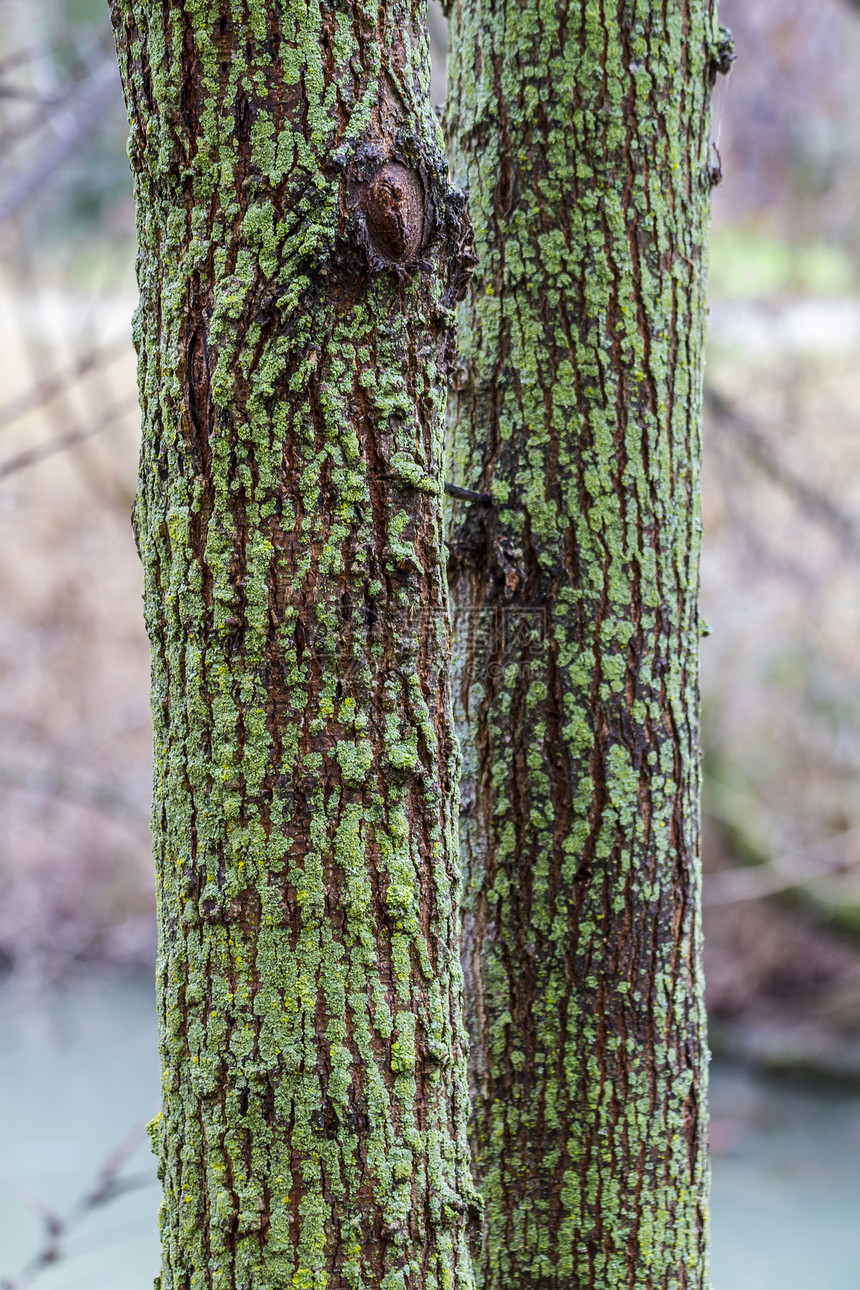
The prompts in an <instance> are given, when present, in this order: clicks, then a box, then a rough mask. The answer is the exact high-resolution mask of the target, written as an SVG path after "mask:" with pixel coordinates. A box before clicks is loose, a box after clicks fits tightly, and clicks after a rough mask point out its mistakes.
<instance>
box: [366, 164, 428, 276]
mask: <svg viewBox="0 0 860 1290" xmlns="http://www.w3.org/2000/svg"><path fill="white" fill-rule="evenodd" d="M364 216H365V219H366V220H367V232H368V236H369V238H370V244H371V246H372V247H373V249H374V251H376V253H377V255H379V256H381V257H382V258H383V259H385V260H394V261H397V262H399V263H401V264H402V263H404V262H406V261H409V260H414V259H415V256H416V255H417V254H418V252H419V251H420V249H421V243H422V242H423V240H424V190H423V188H422V185H421V180H420V179H419V178H418V176H417V175H416V174H415V171H414V170H409V169H407V167H406V166H401V165H400V163H399V162H397V161H389V162H387V163H386V164H385V165H384V166H383V167H382V169H381V170H380V171H379V173H378V175H376V177H375V178H374V179H373V180H371V182H370V184H369V185H368V187H367V192H366V194H365V198H364Z"/></svg>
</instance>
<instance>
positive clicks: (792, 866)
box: [703, 829, 860, 909]
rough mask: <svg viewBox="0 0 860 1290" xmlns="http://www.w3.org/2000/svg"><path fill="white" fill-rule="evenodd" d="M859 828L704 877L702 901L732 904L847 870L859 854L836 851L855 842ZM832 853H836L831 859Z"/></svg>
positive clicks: (859, 835)
mask: <svg viewBox="0 0 860 1290" xmlns="http://www.w3.org/2000/svg"><path fill="white" fill-rule="evenodd" d="M858 838H860V829H847V830H845V831H844V832H843V833H840V834H838V836H837V837H835V838H827V839H826V840H825V841H823V842H818V843H816V844H814V845H812V846H808V847H803V848H802V849H801V850H800V851H793V852H789V853H788V854H787V855H783V856H774V858H773V859H772V860H769V861H768V862H767V863H766V864H761V865H751V866H749V867H748V868H743V869H728V870H724V871H723V872H722V873H716V874H711V875H709V876H708V877H707V878H706V879H705V890H704V896H703V904H704V906H705V908H707V909H712V908H715V907H717V906H719V905H735V904H738V903H739V902H741V901H744V900H761V899H763V898H764V897H765V896H776V895H778V894H779V893H781V892H785V891H792V890H794V889H795V888H797V887H806V886H808V884H809V883H812V882H817V881H818V880H819V879H821V878H832V877H834V876H836V875H838V874H842V873H846V872H848V871H849V870H850V869H854V868H856V867H857V865H858V864H860V854H854V855H849V856H845V855H844V854H839V853H841V852H842V849H843V848H844V847H845V846H846V844H848V843H856V842H857V840H858ZM834 853H836V856H835V859H834Z"/></svg>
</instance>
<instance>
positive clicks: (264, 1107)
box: [113, 0, 475, 1290]
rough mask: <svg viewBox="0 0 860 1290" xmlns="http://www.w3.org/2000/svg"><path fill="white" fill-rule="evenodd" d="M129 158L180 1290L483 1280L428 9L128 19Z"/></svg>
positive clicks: (166, 1222) (445, 319) (164, 1023)
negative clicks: (463, 951) (445, 526)
mask: <svg viewBox="0 0 860 1290" xmlns="http://www.w3.org/2000/svg"><path fill="white" fill-rule="evenodd" d="M113 20H114V26H115V31H116V37H117V48H118V53H119V63H120V70H121V73H122V77H123V84H124V91H125V95H126V102H127V106H128V111H129V121H130V127H131V135H130V142H129V157H130V160H131V164H132V168H133V170H134V172H135V177H136V179H135V182H136V197H137V212H138V231H139V255H138V279H139V285H140V294H141V299H140V306H139V308H138V310H137V314H136V318H135V324H134V326H135V339H136V344H137V348H138V354H139V360H140V363H139V377H140V396H141V405H142V411H143V447H142V455H141V469H140V484H139V490H138V497H137V502H136V508H135V526H136V533H137V537H138V543H139V548H140V552H141V557H142V561H143V568H144V578H145V592H144V595H145V612H146V619H147V625H148V631H149V635H150V640H151V643H152V709H153V721H154V730H155V791H154V803H153V835H154V849H155V859H156V867H157V878H158V901H159V913H158V916H159V934H160V949H159V962H158V986H159V998H160V1016H161V1055H162V1070H163V1105H162V1111H161V1114H160V1116H159V1117H158V1119H157V1121H156V1122H155V1123H154V1124H153V1126H152V1134H153V1139H154V1142H155V1145H156V1150H157V1153H158V1156H159V1165H160V1174H161V1177H162V1180H163V1184H164V1193H165V1199H164V1203H163V1205H162V1210H161V1233H162V1250H163V1255H162V1268H161V1274H160V1281H159V1283H158V1284H159V1285H160V1287H161V1290H192V1288H193V1290H197V1288H200V1290H203V1288H207V1290H208V1288H211V1290H216V1288H217V1290H222V1288H223V1290H226V1288H227V1287H233V1288H235V1290H270V1288H274V1287H287V1286H289V1287H294V1288H295V1290H311V1288H316V1287H326V1286H331V1287H337V1288H338V1290H340V1288H341V1287H343V1288H346V1287H349V1288H350V1290H359V1287H363V1288H365V1290H370V1288H371V1287H373V1288H376V1287H379V1288H381V1290H398V1288H399V1287H406V1286H409V1287H444V1288H445V1290H449V1288H450V1290H459V1288H461V1287H469V1286H470V1285H471V1284H472V1278H471V1271H470V1261H469V1254H468V1249H467V1240H466V1228H467V1223H468V1218H469V1212H470V1210H472V1211H473V1210H474V1206H475V1196H474V1193H473V1191H472V1188H471V1183H470V1178H469V1160H468V1147H467V1143H466V1133H465V1125H466V1117H467V1113H468V1096H467V1090H466V1077H465V1037H464V1030H463V1025H462V1014H461V972H460V967H459V961H458V956H457V953H456V945H457V940H458V936H459V913H458V899H459V897H458V885H459V870H458V859H457V843H456V814H455V789H456V773H457V756H456V745H455V741H454V738H453V735H452V727H451V717H450V694H449V687H448V683H447V679H446V658H447V651H448V624H447V615H446V611H445V598H446V586H445V570H444V555H443V553H444V543H443V533H442V515H441V506H440V496H441V458H442V429H441V427H442V417H443V412H444V390H445V384H446V377H445V367H446V360H445V355H446V352H447V347H448V336H449V331H450V326H451V321H452V307H453V304H454V303H455V301H456V299H457V297H458V294H462V279H461V262H460V256H459V252H458V244H459V241H460V239H461V238H462V235H463V228H462V218H461V216H462V199H461V198H460V196H459V194H458V193H457V192H456V191H455V190H453V189H452V188H451V187H450V186H449V185H448V182H447V178H446V174H447V171H446V163H445V160H444V154H443V152H442V149H441V136H440V134H439V130H438V126H437V125H436V122H435V120H434V118H433V115H432V112H431V110H430V108H429V104H428V99H427V86H428V58H427V43H426V36H425V32H424V26H423V15H422V14H421V12H420V8H419V6H418V5H416V4H410V3H408V2H407V0H394V2H393V3H391V4H386V3H381V2H377V0H367V2H365V0H354V2H352V0H349V2H344V3H337V4H332V5H330V4H327V3H324V4H320V5H316V4H311V5H310V6H307V5H305V4H304V3H299V2H298V0H278V2H277V3H273V2H272V0H269V2H267V3H264V2H263V0H248V2H247V3H242V4H240V3H239V0H185V3H184V4H183V3H179V0H167V2H166V3H164V4H156V3H155V0H114V6H113Z"/></svg>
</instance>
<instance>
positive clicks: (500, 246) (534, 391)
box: [448, 0, 719, 1290]
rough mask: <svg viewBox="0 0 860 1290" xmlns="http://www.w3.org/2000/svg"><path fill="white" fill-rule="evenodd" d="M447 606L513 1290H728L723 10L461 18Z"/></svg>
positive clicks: (488, 1268)
mask: <svg viewBox="0 0 860 1290" xmlns="http://www.w3.org/2000/svg"><path fill="white" fill-rule="evenodd" d="M450 18H451V31H452V44H451V55H450V59H449V70H448V75H449V98H448V139H449V153H450V155H451V158H452V165H453V172H454V175H455V177H456V179H457V181H458V182H459V183H462V184H464V185H465V186H466V187H467V188H468V190H469V202H470V214H471V217H472V221H473V224H474V228H475V236H476V245H477V252H478V270H477V273H476V276H475V277H474V279H473V282H472V285H471V287H470V290H469V293H468V296H467V299H466V301H465V303H464V305H463V306H462V310H461V320H460V321H461V327H460V350H461V360H460V370H459V372H458V373H457V379H456V381H455V385H456V387H457V391H458V392H457V394H456V396H455V400H454V405H453V411H452V450H451V458H452V466H451V471H452V478H453V480H454V482H455V483H456V484H457V485H460V486H462V487H466V488H469V489H472V490H475V491H480V492H483V493H489V494H491V495H492V498H493V506H492V507H489V506H478V505H469V504H468V503H464V502H455V503H454V504H453V508H452V510H453V519H452V523H451V553H450V563H449V579H450V583H451V589H452V596H453V600H454V613H455V615H456V619H455V625H456V626H457V628H458V636H459V644H458V647H457V653H456V657H455V664H456V668H455V711H456V713H457V718H458V721H459V722H460V724H461V726H462V729H463V734H464V738H463V743H464V749H465V764H464V777H463V781H462V787H461V792H462V804H461V842H462V848H463V853H464V860H465V865H466V871H467V892H466V898H465V902H466V903H465V907H464V908H465V920H464V942H463V957H464V969H465V972H466V982H467V999H468V1001H469V1003H468V1010H469V1026H470V1031H471V1042H472V1057H471V1070H472V1080H473V1091H474V1109H473V1118H472V1129H471V1132H472V1148H473V1155H474V1159H475V1165H476V1171H477V1173H476V1181H477V1182H478V1184H479V1186H480V1188H481V1190H482V1192H483V1195H484V1199H485V1203H486V1212H485V1222H484V1229H483V1238H482V1243H481V1248H480V1251H479V1258H478V1264H479V1268H478V1271H479V1280H480V1282H481V1284H482V1285H483V1286H485V1287H487V1288H488V1290H489V1288H492V1290H522V1288H523V1287H528V1288H529V1290H561V1288H562V1287H564V1290H570V1287H572V1286H576V1287H577V1288H578V1290H586V1287H588V1288H589V1290H609V1288H610V1287H612V1288H613V1290H614V1288H616V1287H618V1288H619V1290H620V1288H621V1287H625V1288H629V1290H634V1288H635V1290H646V1287H647V1290H658V1288H660V1290H669V1287H672V1288H673V1290H674V1288H676V1287H678V1288H680V1287H684V1288H685V1290H686V1288H688V1287H689V1288H692V1287H695V1288H696V1290H702V1288H703V1287H705V1286H707V1285H708V1266H707V1185H708V1166H707V1159H706V1147H705V1133H706V1107H705V1097H706V1061H707V1055H706V1044H705V1026H704V1015H703V1006H702V982H701V969H700V925H699V868H698V847H699V841H698V834H699V823H698V819H699V812H698V788H699V784H698V749H697V724H698V702H699V701H698V690H697V661H696V660H697V647H698V635H699V620H698V612H697V591H698V556H699V541H700V520H699V433H700V412H701V372H702V341H703V321H704V298H703V292H704V278H705V271H706V243H707V218H708V210H709V186H710V181H709V165H708V163H709V157H708V148H709V96H710V87H711V82H712V79H713V75H714V71H715V66H714V60H715V58H716V56H717V52H718V44H719V33H718V31H717V28H716V26H715V15H714V11H713V6H712V3H711V0H667V2H666V3H661V4H656V3H654V2H653V0H539V3H536V4H535V5H528V6H525V7H524V6H522V5H510V4H508V5H498V4H496V3H495V0H453V3H452V5H451V12H450Z"/></svg>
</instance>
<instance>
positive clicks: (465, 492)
mask: <svg viewBox="0 0 860 1290" xmlns="http://www.w3.org/2000/svg"><path fill="white" fill-rule="evenodd" d="M445 492H446V493H447V494H448V496H449V497H457V498H459V500H460V501H461V502H477V503H478V504H479V505H481V506H492V504H493V499H492V497H491V496H490V494H489V493H476V492H474V490H473V489H471V488H461V487H460V485H459V484H448V483H446V484H445Z"/></svg>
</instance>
